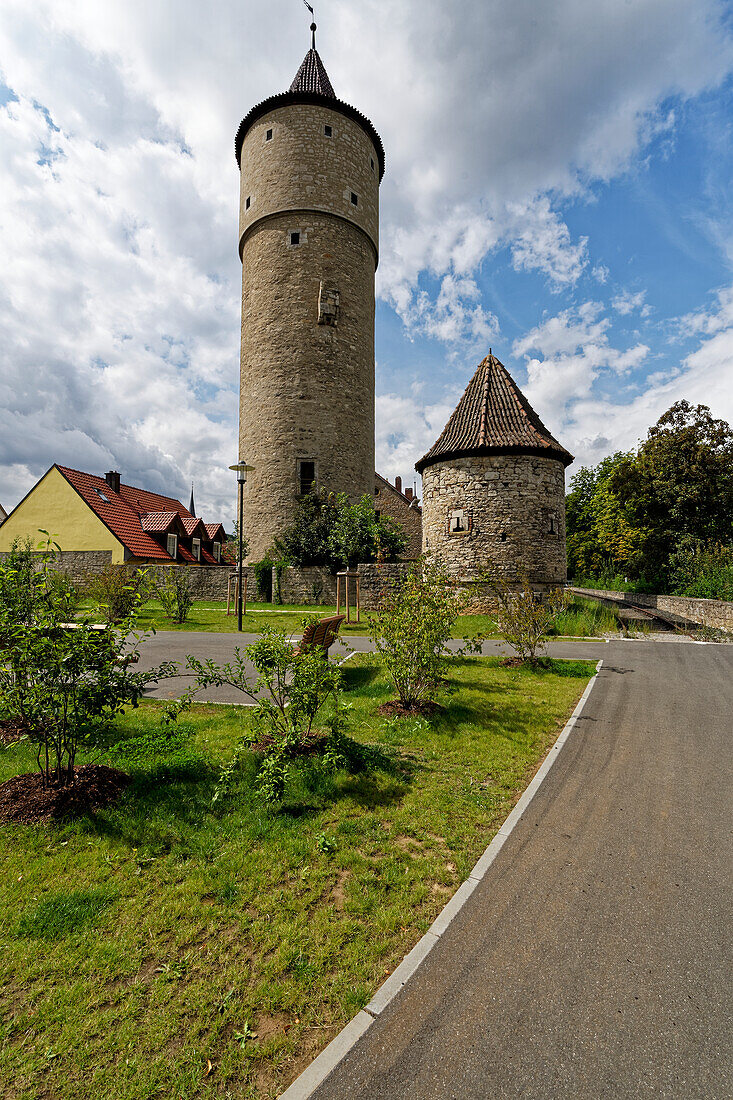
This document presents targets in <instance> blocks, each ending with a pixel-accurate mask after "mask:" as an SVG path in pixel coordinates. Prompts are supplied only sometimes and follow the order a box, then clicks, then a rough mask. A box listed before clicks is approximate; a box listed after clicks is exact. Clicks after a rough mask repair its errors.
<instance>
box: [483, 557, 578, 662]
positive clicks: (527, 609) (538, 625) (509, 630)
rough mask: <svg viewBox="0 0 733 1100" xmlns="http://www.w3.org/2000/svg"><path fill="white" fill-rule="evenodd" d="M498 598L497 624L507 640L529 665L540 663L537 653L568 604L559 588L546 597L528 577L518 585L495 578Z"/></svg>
mask: <svg viewBox="0 0 733 1100" xmlns="http://www.w3.org/2000/svg"><path fill="white" fill-rule="evenodd" d="M490 584H491V588H492V590H493V592H494V594H495V596H496V600H497V605H498V606H497V613H496V626H497V629H498V631H499V633H500V634H501V635H502V636H503V638H504V640H505V641H506V642H507V643H508V644H509V645H510V646H511V647H512V649H513V650H514V651H515V653H517V655H518V656H519V657H520V658H521V659H522V660H523V661H524V662H526V663H527V664H530V665H537V664H538V663H539V661H538V659H537V653H538V652H542V651H543V650H544V649H545V646H546V645H547V640H548V638H549V635H550V631H551V630H552V628H553V626H554V624H555V622H556V620H557V617H558V615H559V614H560V612H561V611H562V610H563V609H564V608H565V606H566V604H567V596H566V594H565V593H564V592H563V591H562V589H560V588H556V589H554V590H553V591H552V592H550V593H549V594H548V595H546V596H540V595H539V594H538V593H536V592H534V591H533V590H532V587H531V585H530V583H529V580H528V579H527V577H526V576H522V577H520V579H519V585H516V584H513V585H512V584H509V583H507V582H506V581H505V580H503V579H501V578H498V577H494V578H493V579H491V581H490Z"/></svg>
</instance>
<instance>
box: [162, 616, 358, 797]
mask: <svg viewBox="0 0 733 1100" xmlns="http://www.w3.org/2000/svg"><path fill="white" fill-rule="evenodd" d="M308 622H309V620H308V619H305V620H304V621H303V625H304V626H306V625H307V624H308ZM250 662H251V664H253V665H254V667H255V669H256V671H257V677H256V678H255V679H254V681H253V678H252V675H251V673H250V672H249V669H248V663H250ZM187 669H188V670H189V671H190V672H192V673H193V674H194V675H195V676H196V685H197V686H196V688H195V689H194V691H193V692H192V693H190V695H189V698H188V700H185V701H184V704H183V706H185V705H186V703H187V702H188V701H190V700H191V699H192V698H193V696H194V695H195V692H196V691H197V690H198V689H199V688H205V687H209V686H211V685H216V686H223V685H225V684H226V685H228V686H229V687H233V688H235V689H236V690H237V691H239V692H241V693H242V695H244V696H245V697H246V698H247V699H249V700H250V701H251V702H252V703H254V704H255V706H254V709H253V712H252V729H251V730H249V731H247V733H246V734H245V735H244V736H243V738H242V740H241V741H240V743H239V744H238V746H237V748H236V749H235V752H234V756H233V757H232V759H231V760H230V762H229V764H227V766H226V767H225V768H224V769H223V771H222V775H221V778H220V782H219V785H218V787H217V791H216V794H215V796H214V800H215V801H217V800H219V799H221V798H222V797H223V796H224V795H225V794H226V793H227V792H228V790H229V788H230V787H231V784H232V782H233V780H234V776H235V774H236V772H237V770H238V767H239V764H240V761H241V758H242V754H243V752H244V751H245V750H247V749H250V748H252V746H254V747H255V748H256V750H257V753H258V756H259V757H260V764H259V769H258V773H257V786H258V788H259V790H260V791H261V793H262V795H263V797H264V798H265V800H266V801H267V802H276V801H278V800H279V799H281V798H282V796H283V792H284V790H285V784H286V782H287V779H288V775H289V774H290V771H291V769H292V768H293V767H295V766H298V764H299V763H302V762H303V761H306V760H308V761H311V762H313V761H315V762H317V765H318V767H319V768H321V769H322V770H324V771H332V770H334V769H335V768H336V767H338V766H340V765H341V764H342V763H343V762H344V759H345V757H344V753H343V734H344V728H345V721H344V717H345V716H344V711H345V710H346V708H345V707H343V706H341V705H340V687H341V674H340V672H339V669H338V668H337V667H336V666H334V665H332V664H329V662H328V659H327V658H326V657H324V655H323V653H322V651H321V650H320V649H319V648H317V647H315V648H311V649H308V650H306V651H305V652H303V653H298V652H297V651H296V650H295V649H293V647H292V645H291V644H290V642H289V641H288V638H287V636H286V635H285V634H284V633H283V632H282V631H279V630H277V629H276V628H274V627H270V628H269V629H267V630H265V631H264V632H263V634H262V636H261V637H260V638H259V639H258V640H257V641H256V642H253V643H252V645H248V646H247V647H246V648H245V650H244V652H242V651H241V650H239V649H236V650H235V654H234V661H233V662H231V663H230V664H226V665H222V666H218V665H216V664H215V663H214V662H213V661H210V660H209V661H199V660H197V659H196V658H195V657H188V659H187ZM327 710H330V713H328V714H327V713H326V711H327ZM317 721H319V723H320V724H319V725H318V726H316V722H317Z"/></svg>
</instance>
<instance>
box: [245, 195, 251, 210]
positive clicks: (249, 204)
mask: <svg viewBox="0 0 733 1100" xmlns="http://www.w3.org/2000/svg"><path fill="white" fill-rule="evenodd" d="M251 205H252V197H251V196H250V195H247V198H246V199H245V203H244V209H245V210H249V208H250V206H251Z"/></svg>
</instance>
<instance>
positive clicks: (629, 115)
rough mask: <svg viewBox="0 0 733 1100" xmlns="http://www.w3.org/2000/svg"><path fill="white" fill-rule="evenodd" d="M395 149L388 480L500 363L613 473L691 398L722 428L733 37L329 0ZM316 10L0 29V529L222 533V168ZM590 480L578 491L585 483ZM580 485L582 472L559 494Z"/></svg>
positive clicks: (731, 283) (329, 42)
mask: <svg viewBox="0 0 733 1100" xmlns="http://www.w3.org/2000/svg"><path fill="white" fill-rule="evenodd" d="M316 10H317V18H318V22H319V31H318V48H319V52H320V53H321V56H322V58H323V61H324V63H325V65H326V68H327V70H328V72H329V75H330V77H331V81H332V83H333V85H334V87H335V89H336V93H337V95H338V96H339V97H340V98H342V99H345V100H347V101H348V102H350V103H353V104H354V105H355V106H357V107H358V108H359V109H360V110H362V111H363V112H364V113H365V114H367V115H368V116H369V117H370V118H371V120H372V121H373V122H374V124H375V126H376V128H377V129H378V131H379V132H380V134H381V136H382V139H383V141H384V145H385V149H386V154H387V173H386V176H385V179H384V181H383V184H382V196H381V197H382V255H381V262H380V266H379V271H378V273H377V294H378V306H377V467H378V469H379V470H380V472H381V473H383V474H384V475H386V476H389V477H391V478H393V477H394V475H396V474H401V475H402V477H403V478H404V479H405V480H407V481H408V484H409V480H408V479H409V478H411V477H412V476H413V471H412V467H413V464H414V462H415V460H416V459H417V458H418V457H419V456H420V455H421V454H422V453H423V452H424V451H425V450H427V448H428V447H429V446H430V445H431V443H432V442H433V441H434V439H435V438H436V436H437V435H438V433H439V432H440V431H441V429H442V428H443V425H444V423H445V421H446V419H447V417H448V415H449V414H450V412H451V411H452V409H453V407H454V406H455V404H456V402H457V400H458V398H459V396H460V394H461V392H462V390H463V388H464V387H465V385H466V383H467V381H468V379H469V378H470V376H471V374H472V373H473V370H474V369H475V366H476V364H477V363H478V362H479V361H480V359H481V358H483V356H484V355H485V354H486V353H487V351H488V348H489V346H491V347H492V348H493V350H494V353H495V354H497V355H498V356H499V358H500V359H501V360H502V361H503V362H504V363H505V364H506V365H507V367H508V368H509V370H510V371H511V372H512V373H513V375H514V377H515V378H516V380H517V381H518V383H519V384H520V385H521V386H522V387H523V388H524V389H525V392H526V393H527V395H528V397H529V398H530V400H531V401H532V403H533V404H534V406H535V408H536V409H537V411H538V412H539V413H540V415H541V416H542V418H543V419H544V420H545V422H546V423H547V425H548V427H549V428H550V429H551V430H552V431H553V432H554V434H555V435H557V436H558V437H559V438H560V440H561V441H562V442H563V443H564V444H565V445H566V446H567V447H568V448H569V449H570V450H572V451H573V453H574V454H576V455H577V456H578V460H579V461H580V462H584V463H588V462H595V461H597V460H598V459H600V458H602V457H603V456H604V455H606V454H608V453H610V452H612V451H614V450H618V449H620V448H628V447H630V446H633V445H634V444H635V443H636V441H637V440H638V439H639V438H640V437H642V436H643V435H645V434H646V429H647V427H648V426H649V425H650V424H651V423H653V422H654V420H656V418H657V417H658V416H659V415H660V414H661V413H662V412H663V411H664V410H665V409H666V408H668V407H669V405H670V404H672V402H673V401H675V400H677V399H679V398H683V397H684V398H687V399H688V400H690V401H693V402H702V403H705V404H708V405H710V407H711V409H712V411H713V412H714V414H715V415H718V416H723V417H725V418H726V419H728V420H731V421H733V191H731V187H730V181H731V179H732V178H733V142H732V141H731V130H732V128H733V8H732V7H731V5H730V4H728V3H724V2H720V0H694V2H692V0H593V2H592V3H588V0H542V2H539V0H451V2H450V3H445V2H444V0H441V2H440V3H439V2H438V0H419V2H418V0H360V2H358V3H357V2H356V0H321V2H320V3H319V4H318V6H317V9H316ZM309 18H310V17H309V15H308V13H307V12H306V10H305V8H304V7H303V5H302V2H301V0H236V2H235V0H216V2H215V3H212V2H211V0H209V2H207V0H196V2H195V3H194V2H193V0H144V2H143V0H125V3H124V4H121V3H119V2H116V3H112V2H111V0H53V2H52V3H51V2H48V0H34V2H33V4H28V2H27V0H3V4H2V16H1V17H0V234H1V236H0V241H1V243H2V252H1V255H2V263H0V503H2V504H3V505H4V506H5V507H6V509H8V510H9V508H10V507H11V506H13V505H15V504H16V503H17V501H18V500H19V499H20V498H21V496H22V495H23V494H24V493H25V492H26V491H27V490H28V489H29V488H30V486H31V485H32V484H33V483H34V482H35V480H36V479H37V478H38V477H39V476H40V475H41V474H42V473H43V472H44V471H45V470H46V469H47V468H48V467H49V466H50V465H51V464H52V463H53V462H59V463H64V464H67V465H71V466H75V467H77V468H80V469H84V470H89V471H96V472H100V473H102V472H104V471H105V470H107V469H109V468H110V467H115V468H117V469H119V470H121V471H122V474H123V480H125V481H128V482H130V483H132V484H138V485H142V486H145V487H147V488H151V489H159V490H167V491H169V492H174V493H176V494H180V495H181V496H182V498H184V499H186V500H187V494H188V491H189V489H190V483H191V480H192V479H193V480H194V481H195V485H196V496H197V504H198V506H199V511H201V512H203V513H204V514H205V515H206V516H207V517H210V518H214V517H216V518H219V517H221V518H223V519H224V520H225V522H229V521H230V520H231V516H232V514H233V502H232V497H233V493H232V488H233V486H232V481H231V479H232V475H231V474H230V473H229V472H228V470H227V469H226V468H227V466H228V465H229V464H230V462H232V461H233V460H234V459H235V458H236V437H237V407H238V355H239V350H238V339H239V313H240V281H241V273H240V272H241V269H240V265H239V260H238V257H237V202H238V170H237V167H236V163H235V160H234V153H233V140H234V134H235V131H236V129H237V125H238V123H239V120H240V119H241V118H242V116H243V115H244V114H246V112H247V111H248V110H249V108H250V107H251V106H252V105H253V104H254V103H255V102H259V101H260V100H261V99H264V98H265V97H267V96H268V95H271V94H273V93H275V92H278V91H283V90H285V89H286V88H287V87H288V85H289V84H290V81H291V80H292V77H293V76H294V74H295V72H296V70H297V68H298V66H299V64H300V62H301V60H302V57H303V55H304V53H305V51H306V49H307V48H308V45H309V34H308V29H307V28H308V22H309ZM576 468H577V467H576ZM571 473H572V470H571Z"/></svg>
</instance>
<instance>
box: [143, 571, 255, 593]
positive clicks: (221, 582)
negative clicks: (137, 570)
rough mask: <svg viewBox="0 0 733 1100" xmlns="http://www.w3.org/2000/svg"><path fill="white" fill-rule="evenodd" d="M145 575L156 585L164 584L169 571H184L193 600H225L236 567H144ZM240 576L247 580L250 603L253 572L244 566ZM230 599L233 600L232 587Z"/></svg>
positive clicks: (253, 580)
mask: <svg viewBox="0 0 733 1100" xmlns="http://www.w3.org/2000/svg"><path fill="white" fill-rule="evenodd" d="M141 568H143V569H145V571H146V573H147V575H148V576H149V577H152V578H153V579H154V580H155V581H156V582H157V583H158V584H163V583H165V577H166V574H167V573H169V572H170V570H171V569H185V570H186V571H187V572H188V575H189V577H190V585H191V595H192V597H193V599H194V600H225V599H226V598H227V584H228V580H229V577H230V575H231V574H232V573H236V571H237V570H236V566H234V565H233V566H232V567H231V568H227V567H226V566H221V565H145V566H142V567H141ZM242 574H243V575H244V576H245V577H246V578H247V600H248V601H250V602H252V601H254V600H256V599H257V580H256V578H255V571H254V569H253V568H252V566H251V565H245V566H244V568H243V569H242ZM232 598H234V586H232Z"/></svg>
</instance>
